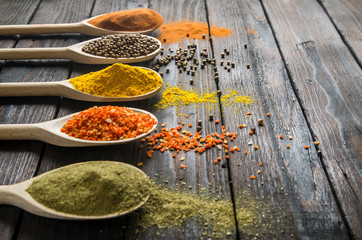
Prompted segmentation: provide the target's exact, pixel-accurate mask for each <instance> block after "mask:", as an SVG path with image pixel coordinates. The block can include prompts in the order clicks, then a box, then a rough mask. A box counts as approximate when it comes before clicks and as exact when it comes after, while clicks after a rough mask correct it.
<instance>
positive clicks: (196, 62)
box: [153, 43, 250, 85]
mask: <svg viewBox="0 0 362 240" xmlns="http://www.w3.org/2000/svg"><path fill="white" fill-rule="evenodd" d="M196 50H197V45H196V44H194V43H193V44H189V45H188V46H187V48H186V49H182V48H181V47H179V48H178V49H176V51H175V54H173V52H174V50H173V49H172V48H169V49H168V54H167V55H166V56H165V57H164V58H159V59H157V61H156V64H155V65H154V66H153V69H154V70H155V71H159V70H160V69H161V67H163V66H165V67H166V66H167V65H168V64H169V63H170V62H171V61H172V60H175V64H176V65H177V69H178V71H179V73H183V72H186V74H187V75H191V77H194V76H195V74H196V70H197V69H198V68H199V66H200V68H201V69H205V67H206V66H207V65H211V66H212V68H213V70H214V79H215V81H216V82H218V81H219V69H220V68H221V69H224V70H225V71H227V72H231V69H234V68H235V62H231V61H230V60H229V59H227V57H228V56H229V55H230V51H229V50H228V49H226V48H225V49H224V51H223V52H222V53H220V56H221V59H222V60H220V63H219V65H220V68H218V67H217V63H216V58H210V57H209V55H211V54H209V53H208V51H207V49H206V48H204V49H202V51H200V53H199V55H200V58H199V59H198V58H197V55H198V53H197V52H196ZM164 54H165V49H164V48H161V52H160V55H161V56H163V55H164ZM247 68H248V69H249V68H250V64H247ZM169 72H170V70H169V69H168V68H166V74H167V73H169ZM160 75H161V76H163V72H160ZM193 83H194V79H193V78H191V79H190V85H192V84H193Z"/></svg>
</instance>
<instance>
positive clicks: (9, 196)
mask: <svg viewBox="0 0 362 240" xmlns="http://www.w3.org/2000/svg"><path fill="white" fill-rule="evenodd" d="M114 163H117V164H122V165H124V166H126V167H127V168H129V169H133V170H137V171H139V172H141V173H142V174H143V175H145V176H147V175H146V174H145V173H144V172H143V171H141V170H140V169H138V168H136V167H134V166H132V165H130V164H126V163H121V162H114ZM77 164H82V163H76V164H72V165H77ZM59 169H60V168H58V169H54V170H52V171H49V172H46V173H44V174H41V175H39V176H37V177H34V178H32V179H29V180H26V181H24V182H21V183H17V184H13V185H3V186H0V204H9V205H14V206H17V207H19V208H22V209H24V210H26V211H28V212H30V213H32V214H35V215H39V216H43V217H48V218H56V219H65V220H96V219H107V218H114V217H119V216H122V215H125V214H128V213H130V212H132V211H134V210H136V209H138V208H140V207H141V206H142V205H143V204H144V203H145V202H146V201H147V200H148V198H149V194H148V195H147V196H146V197H145V198H144V199H142V201H141V202H140V203H139V204H137V205H135V206H133V207H132V208H130V209H128V210H125V211H122V212H115V213H112V214H107V215H101V216H83V215H75V214H69V213H64V212H59V211H56V210H53V209H50V208H48V207H46V206H44V205H42V204H41V203H39V202H37V201H36V200H35V199H34V198H33V197H32V196H31V195H30V194H29V193H28V192H27V191H26V189H27V188H28V187H29V186H30V185H31V184H32V183H33V182H34V181H35V180H37V179H39V178H41V177H43V176H45V175H47V174H50V173H52V172H54V171H56V170H59ZM147 178H148V177H147Z"/></svg>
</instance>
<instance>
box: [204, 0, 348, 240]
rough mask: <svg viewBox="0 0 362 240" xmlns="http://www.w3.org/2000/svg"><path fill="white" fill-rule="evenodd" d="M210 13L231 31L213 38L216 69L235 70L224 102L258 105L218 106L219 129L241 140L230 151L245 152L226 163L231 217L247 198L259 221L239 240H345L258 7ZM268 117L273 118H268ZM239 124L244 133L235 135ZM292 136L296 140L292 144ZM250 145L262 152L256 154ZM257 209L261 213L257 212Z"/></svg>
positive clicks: (211, 7)
mask: <svg viewBox="0 0 362 240" xmlns="http://www.w3.org/2000/svg"><path fill="white" fill-rule="evenodd" d="M207 9H208V13H209V22H210V25H214V26H221V27H228V28H230V29H232V30H233V34H232V36H231V37H229V38H227V39H226V40H225V39H218V38H213V49H214V52H215V56H216V59H217V61H218V62H220V61H221V60H224V61H225V62H226V60H230V61H232V62H236V68H235V69H234V70H233V69H232V70H231V71H230V72H227V71H225V70H224V69H222V70H221V72H220V83H219V87H220V89H221V90H222V91H223V94H224V95H225V94H227V91H228V89H233V90H237V91H238V92H239V93H240V94H241V95H244V96H245V95H248V96H251V97H252V98H253V99H255V100H256V101H257V102H255V103H254V104H251V105H250V106H249V107H248V106H245V105H242V104H235V105H233V106H228V105H227V104H225V103H222V108H223V112H224V115H223V117H224V118H223V120H224V125H225V126H226V128H227V129H229V131H231V132H233V131H237V132H238V133H239V136H238V137H237V138H236V140H234V142H233V144H235V145H236V146H238V147H239V148H240V149H241V150H242V151H241V152H239V153H235V154H231V156H230V171H231V180H232V182H233V190H234V198H235V199H236V209H237V210H236V211H237V212H238V208H241V207H243V204H245V202H243V201H239V199H243V195H244V194H245V192H246V193H247V194H248V195H251V196H252V199H251V200H250V201H251V202H252V201H254V202H255V203H254V205H253V204H251V205H252V206H253V207H254V211H253V212H252V213H253V214H254V216H255V218H256V220H255V222H254V224H247V222H245V219H239V221H238V227H239V233H240V235H239V238H240V239H251V238H253V237H255V238H259V237H260V238H265V239H271V238H275V239H290V238H292V237H295V238H297V239H299V238H300V239H304V238H305V239H345V238H348V233H347V229H346V227H345V226H344V224H343V218H342V216H341V215H340V213H339V209H338V204H337V203H336V201H335V200H334V196H333V192H332V189H331V188H330V186H329V182H328V178H327V176H326V175H325V172H324V169H323V166H322V164H321V162H320V158H319V157H318V155H317V152H316V149H315V148H314V147H313V136H312V135H311V133H310V132H309V129H308V124H307V122H306V120H305V118H304V116H303V112H302V109H301V106H300V105H299V103H298V99H297V97H296V95H295V94H294V91H293V87H292V84H291V82H290V79H289V76H288V75H287V73H286V69H285V68H284V63H283V60H282V58H281V56H280V54H279V50H278V46H277V44H276V42H275V40H274V37H273V34H272V31H271V28H270V26H269V25H268V22H267V19H266V17H265V15H264V12H263V8H262V6H261V4H260V2H259V1H238V2H236V1H223V2H219V1H208V2H207ZM225 16H228V17H227V18H226V17H225ZM295 27H296V29H294V28H293V29H290V30H289V32H287V31H285V30H284V32H285V34H288V33H289V34H290V32H292V30H293V31H298V29H299V27H300V26H299V25H295ZM244 44H247V45H246V48H245V47H244ZM224 48H226V49H228V50H229V51H230V56H226V57H225V59H222V57H221V52H224ZM247 64H250V68H248V67H247ZM235 108H236V109H235ZM247 112H251V115H247ZM232 113H234V115H233V114H232ZM267 113H271V116H270V117H267ZM258 119H263V120H264V123H265V124H264V126H259V124H258ZM240 124H246V125H247V127H246V128H242V129H238V126H239V125H240ZM252 127H255V128H256V134H253V135H250V134H249V133H248V132H249V131H250V130H251V128H252ZM280 135H283V136H284V137H283V139H280ZM289 136H293V140H290V139H289ZM249 142H251V145H249ZM254 145H257V146H258V147H259V148H258V149H257V150H256V149H255V148H254ZM287 145H290V146H291V147H290V149H287V147H286V146H287ZM304 145H308V146H310V148H309V150H306V149H304ZM244 150H247V154H245V153H244ZM260 162H262V163H263V165H262V166H260V164H259V163H260ZM258 170H260V171H261V172H260V174H258ZM251 175H254V176H255V179H254V180H251V179H250V176H251ZM258 203H260V204H261V205H260V206H259V208H257V209H256V207H255V206H258ZM240 216H243V215H242V214H240Z"/></svg>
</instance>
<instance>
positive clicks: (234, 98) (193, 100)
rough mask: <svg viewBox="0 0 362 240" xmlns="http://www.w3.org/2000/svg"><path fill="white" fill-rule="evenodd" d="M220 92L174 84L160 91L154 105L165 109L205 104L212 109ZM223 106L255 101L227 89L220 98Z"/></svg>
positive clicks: (215, 105)
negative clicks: (159, 95) (159, 97)
mask: <svg viewBox="0 0 362 240" xmlns="http://www.w3.org/2000/svg"><path fill="white" fill-rule="evenodd" d="M220 93H221V92H211V93H201V92H200V91H196V90H192V89H184V88H180V87H176V86H166V87H165V89H164V90H163V92H162V95H161V100H160V101H159V102H158V103H157V104H155V106H154V107H156V108H158V109H165V108H167V107H171V106H176V107H180V106H183V105H190V104H195V105H200V104H205V108H208V109H210V110H211V109H213V108H214V107H218V106H219V100H218V96H217V95H218V94H220ZM220 101H221V102H222V103H225V106H231V105H234V104H245V105H250V104H252V103H254V102H255V100H254V99H252V98H251V97H250V96H242V95H239V94H238V92H237V91H236V90H227V91H226V93H225V95H223V96H222V97H221V98H220Z"/></svg>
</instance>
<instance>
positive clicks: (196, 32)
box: [158, 21, 232, 43]
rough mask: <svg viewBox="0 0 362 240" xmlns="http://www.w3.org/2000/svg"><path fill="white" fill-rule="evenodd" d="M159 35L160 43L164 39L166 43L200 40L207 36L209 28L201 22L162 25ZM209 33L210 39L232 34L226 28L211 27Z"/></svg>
mask: <svg viewBox="0 0 362 240" xmlns="http://www.w3.org/2000/svg"><path fill="white" fill-rule="evenodd" d="M160 30H161V35H160V36H159V37H158V39H159V40H160V41H161V42H162V41H163V40H164V39H166V43H173V42H178V41H180V40H183V39H184V38H187V37H188V38H191V39H201V38H202V37H203V35H204V34H205V35H206V36H208V35H209V27H208V25H207V24H206V23H202V22H186V21H181V22H171V23H168V24H163V25H161V27H160ZM210 33H211V36H212V37H227V36H229V34H231V33H232V31H231V30H229V29H227V28H220V27H215V26H211V28H210Z"/></svg>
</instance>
